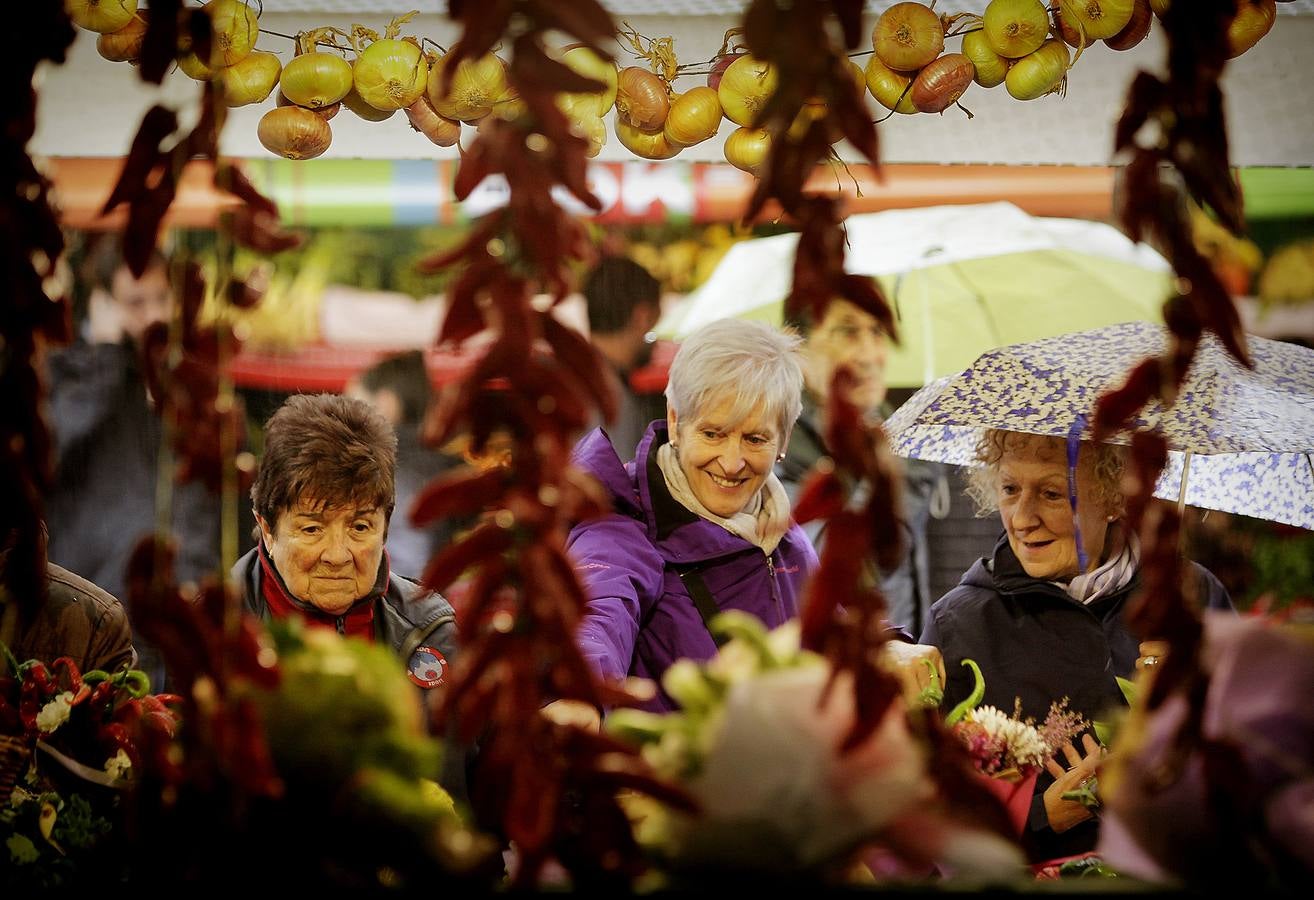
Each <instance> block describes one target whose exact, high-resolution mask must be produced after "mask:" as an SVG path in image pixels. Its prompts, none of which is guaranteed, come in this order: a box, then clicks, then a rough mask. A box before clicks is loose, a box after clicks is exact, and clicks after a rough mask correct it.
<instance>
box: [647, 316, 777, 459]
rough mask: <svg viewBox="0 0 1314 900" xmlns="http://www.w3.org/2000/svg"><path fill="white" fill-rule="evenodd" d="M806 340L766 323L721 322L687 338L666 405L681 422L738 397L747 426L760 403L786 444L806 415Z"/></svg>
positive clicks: (738, 414)
mask: <svg viewBox="0 0 1314 900" xmlns="http://www.w3.org/2000/svg"><path fill="white" fill-rule="evenodd" d="M802 343H803V340H802V338H800V337H799V336H798V335H797V334H794V333H793V332H785V331H780V330H778V329H776V328H772V327H771V326H770V325H767V324H766V323H765V322H755V321H751V320H744V319H719V320H717V321H715V322H711V323H709V324H707V325H705V326H703V327H702V328H700V329H698V330H697V331H696V332H694V333H693V334H691V335H690V336H689V337H687V338H685V340H684V341H682V342H681V344H680V349H679V350H677V351H676V354H675V359H674V360H673V361H672V362H671V373H670V380H669V381H668V382H667V384H666V402H667V403H668V404H669V405H670V407H671V409H673V410H675V415H676V418H677V419H679V420H680V421H682V422H683V421H687V420H688V419H690V418H694V417H697V416H698V414H699V413H700V412H701V411H702V410H703V409H705V408H706V407H707V404H708V401H709V400H711V399H712V398H717V400H719V399H721V398H726V397H732V398H733V402H732V405H731V411H730V415H731V419H732V421H733V422H742V421H743V420H744V419H746V418H748V415H749V413H751V412H752V411H753V410H754V409H756V408H757V406H758V405H759V404H760V405H762V406H763V407H764V413H765V415H766V416H767V417H768V418H774V419H775V420H776V422H777V423H778V424H779V426H780V436H781V438H782V439H783V438H784V437H785V436H786V435H788V434H789V433H790V431H791V430H792V429H793V427H794V422H795V421H796V420H797V419H798V416H799V413H801V412H802V411H803V367H802V364H801V363H800V361H799V348H800V346H801V345H802Z"/></svg>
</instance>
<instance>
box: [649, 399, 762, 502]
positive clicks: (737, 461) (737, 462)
mask: <svg viewBox="0 0 1314 900" xmlns="http://www.w3.org/2000/svg"><path fill="white" fill-rule="evenodd" d="M733 408H734V399H733V398H731V397H726V398H722V399H720V400H717V399H716V398H715V397H713V398H711V399H710V400H709V401H708V402H707V403H706V404H704V409H703V410H702V411H701V412H700V414H699V415H696V416H693V417H691V418H689V419H688V420H687V421H677V420H676V415H675V411H674V410H673V409H669V408H668V410H667V413H666V424H667V425H668V426H669V428H670V433H671V435H672V437H673V440H672V443H674V444H675V445H676V446H677V447H678V450H677V455H678V457H679V460H680V469H681V470H683V472H684V477H685V478H686V479H687V480H688V482H689V487H690V488H691V489H692V490H693V493H694V496H695V497H696V498H698V502H699V503H701V504H703V506H705V507H707V509H708V510H710V511H711V512H712V513H714V514H716V515H718V516H721V517H722V518H729V517H730V516H733V515H734V514H735V513H737V512H739V511H740V510H741V509H743V508H744V507H746V506H748V504H749V503H750V502H752V500H753V498H754V497H756V496H757V492H758V491H760V490H761V489H762V485H763V483H764V482H765V481H766V478H767V475H769V474H770V473H771V467H772V466H773V465H774V464H775V461H776V455H777V454H778V453H780V452H781V451H782V450H784V443H785V437H786V436H785V435H782V434H781V433H780V426H779V423H778V422H776V421H775V420H774V419H771V418H768V417H767V416H766V415H764V411H763V407H762V406H761V405H759V406H758V407H757V408H755V409H754V410H753V411H752V412H750V413H749V414H748V416H747V417H746V418H745V419H744V420H743V421H741V422H731V421H728V420H729V419H730V418H731V416H730V412H731V410H733Z"/></svg>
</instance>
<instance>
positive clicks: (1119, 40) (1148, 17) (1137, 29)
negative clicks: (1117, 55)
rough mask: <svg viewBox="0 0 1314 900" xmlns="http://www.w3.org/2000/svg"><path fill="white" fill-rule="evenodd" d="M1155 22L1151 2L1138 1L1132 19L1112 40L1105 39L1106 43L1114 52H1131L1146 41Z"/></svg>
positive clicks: (1133, 9) (1146, 0)
mask: <svg viewBox="0 0 1314 900" xmlns="http://www.w3.org/2000/svg"><path fill="white" fill-rule="evenodd" d="M1153 21H1154V13H1153V12H1152V11H1151V10H1150V0H1136V5H1135V6H1134V7H1133V8H1132V14H1131V19H1129V20H1128V21H1127V24H1126V25H1125V26H1123V29H1122V31H1119V32H1118V33H1117V34H1115V35H1114V36H1113V37H1111V38H1105V39H1104V43H1105V44H1107V45H1108V46H1110V47H1112V48H1113V49H1114V50H1130V49H1131V48H1132V47H1135V46H1136V45H1137V44H1139V43H1140V42H1141V41H1143V40H1145V37H1146V35H1148V34H1149V33H1150V23H1151V22H1153Z"/></svg>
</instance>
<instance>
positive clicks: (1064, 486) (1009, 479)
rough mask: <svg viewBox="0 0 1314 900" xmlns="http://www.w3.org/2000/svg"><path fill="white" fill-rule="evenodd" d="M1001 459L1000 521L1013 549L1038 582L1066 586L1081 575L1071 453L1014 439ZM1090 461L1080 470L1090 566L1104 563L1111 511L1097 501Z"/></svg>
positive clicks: (1059, 444) (1046, 441) (1058, 445)
mask: <svg viewBox="0 0 1314 900" xmlns="http://www.w3.org/2000/svg"><path fill="white" fill-rule="evenodd" d="M1004 447H1005V449H1004V455H1003V457H1002V458H1001V459H1000V460H999V476H998V477H999V480H998V483H997V488H996V491H997V496H998V499H999V516H1000V518H1001V519H1002V520H1003V523H1004V529H1005V531H1006V532H1007V533H1008V544H1009V546H1010V547H1012V548H1013V553H1014V554H1016V555H1017V558H1018V560H1019V561H1020V562H1021V563H1022V568H1023V569H1025V570H1026V573H1027V574H1028V575H1030V576H1031V577H1032V578H1040V579H1043V580H1045V581H1066V580H1067V579H1070V578H1072V577H1073V576H1074V575H1078V574H1080V567H1079V565H1078V561H1077V541H1076V529H1075V528H1074V526H1073V516H1072V506H1071V504H1069V502H1068V465H1067V449H1066V447H1065V445H1064V442H1063V441H1062V440H1059V439H1053V438H1035V439H1032V440H1029V441H1026V442H1022V441H1017V440H1013V439H1010V440H1009V441H1008V442H1007V443H1006V444H1005V445H1004ZM1093 487H1094V486H1093V484H1092V475H1091V472H1090V466H1089V465H1088V463H1087V460H1086V459H1084V458H1083V459H1082V461H1081V464H1080V465H1078V466H1077V514H1078V521H1079V522H1080V523H1081V537H1082V543H1083V544H1084V545H1085V549H1086V556H1087V566H1088V568H1094V567H1095V566H1097V565H1099V563H1100V562H1101V560H1100V554H1101V552H1102V551H1103V548H1104V538H1105V535H1106V533H1107V532H1108V527H1109V521H1108V518H1107V510H1105V509H1104V508H1103V507H1102V506H1100V505H1099V504H1097V503H1096V502H1095V501H1094V499H1093V497H1094V490H1093Z"/></svg>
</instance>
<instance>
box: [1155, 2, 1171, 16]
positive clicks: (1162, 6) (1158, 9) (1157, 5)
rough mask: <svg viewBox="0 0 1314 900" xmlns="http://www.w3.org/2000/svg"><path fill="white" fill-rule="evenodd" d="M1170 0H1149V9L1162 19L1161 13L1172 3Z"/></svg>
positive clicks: (1166, 10)
mask: <svg viewBox="0 0 1314 900" xmlns="http://www.w3.org/2000/svg"><path fill="white" fill-rule="evenodd" d="M1172 2H1173V0H1150V9H1151V10H1153V11H1154V14H1155V15H1156V16H1158V17H1159V18H1161V19H1162V18H1163V14H1164V13H1166V12H1168V7H1169V6H1171V5H1172Z"/></svg>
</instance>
